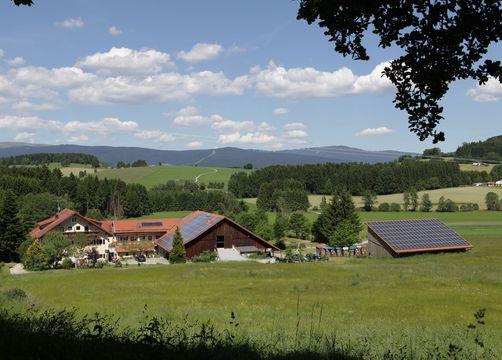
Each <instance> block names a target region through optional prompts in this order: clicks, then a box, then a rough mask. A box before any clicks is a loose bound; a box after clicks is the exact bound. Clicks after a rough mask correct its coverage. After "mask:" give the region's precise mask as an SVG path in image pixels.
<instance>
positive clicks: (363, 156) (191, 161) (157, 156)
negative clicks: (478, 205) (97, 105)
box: [0, 143, 417, 167]
mask: <svg viewBox="0 0 502 360" xmlns="http://www.w3.org/2000/svg"><path fill="white" fill-rule="evenodd" d="M33 153H84V154H91V155H95V156H97V157H98V159H99V160H100V161H101V162H103V163H104V164H106V165H111V166H114V165H115V164H116V163H117V162H118V161H124V162H131V161H135V160H138V159H142V160H146V162H148V163H149V164H158V163H164V164H171V165H179V166H186V165H200V166H213V167H242V166H243V165H244V164H246V163H252V164H253V165H254V166H255V167H265V166H270V165H287V164H290V165H299V164H315V163H326V162H333V163H341V162H365V163H379V162H387V161H393V160H396V159H398V158H399V157H400V156H403V155H417V154H413V153H406V152H399V151H391V150H388V151H368V150H362V149H357V148H352V147H348V146H325V147H315V148H305V149H294V150H280V151H265V150H252V149H240V148H233V147H224V148H218V149H205V150H179V151H177V150H157V149H149V148H139V147H114V146H82V145H34V144H20V143H0V157H6V156H15V155H23V154H33Z"/></svg>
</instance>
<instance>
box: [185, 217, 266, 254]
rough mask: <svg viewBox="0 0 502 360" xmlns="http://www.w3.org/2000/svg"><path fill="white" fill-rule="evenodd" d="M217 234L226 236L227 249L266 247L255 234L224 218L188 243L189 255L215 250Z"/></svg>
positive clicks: (187, 250)
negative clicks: (248, 232)
mask: <svg viewBox="0 0 502 360" xmlns="http://www.w3.org/2000/svg"><path fill="white" fill-rule="evenodd" d="M217 236H224V237H225V248H227V249H229V248H232V246H236V247H240V246H256V247H257V248H258V249H265V244H263V243H262V242H261V241H260V240H258V238H256V237H255V236H254V235H251V234H249V235H248V234H247V233H246V232H245V231H243V230H241V229H239V228H238V227H237V226H235V225H234V224H232V223H230V222H228V221H226V220H223V221H222V222H220V223H219V224H218V225H216V226H215V227H214V228H213V229H211V230H210V231H209V232H207V233H206V234H205V235H203V236H202V237H200V238H199V239H198V240H195V241H192V242H191V243H189V244H188V245H186V253H187V257H188V258H191V257H192V256H195V255H199V254H200V253H201V252H203V251H205V250H215V249H216V237H217Z"/></svg>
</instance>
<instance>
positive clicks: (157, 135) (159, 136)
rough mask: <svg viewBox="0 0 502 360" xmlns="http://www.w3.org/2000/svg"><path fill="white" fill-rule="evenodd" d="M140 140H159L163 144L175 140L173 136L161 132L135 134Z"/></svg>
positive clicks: (149, 131)
mask: <svg viewBox="0 0 502 360" xmlns="http://www.w3.org/2000/svg"><path fill="white" fill-rule="evenodd" d="M134 136H135V137H137V138H138V139H143V140H158V141H162V142H168V141H174V140H175V138H174V136H172V135H171V134H167V133H164V132H162V131H159V130H142V131H138V132H136V133H135V134H134Z"/></svg>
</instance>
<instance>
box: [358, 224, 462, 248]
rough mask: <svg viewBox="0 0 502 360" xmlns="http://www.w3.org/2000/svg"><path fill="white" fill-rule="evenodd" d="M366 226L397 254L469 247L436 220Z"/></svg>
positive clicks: (453, 232)
mask: <svg viewBox="0 0 502 360" xmlns="http://www.w3.org/2000/svg"><path fill="white" fill-rule="evenodd" d="M367 224H368V227H369V228H370V229H371V230H373V232H374V233H375V234H376V235H377V236H378V237H380V238H381V239H382V240H383V241H384V242H386V243H387V244H388V245H389V246H390V247H391V248H392V249H393V250H394V251H396V252H398V253H399V252H411V251H431V250H441V249H462V248H464V249H465V248H469V247H471V245H470V244H469V243H468V242H467V241H466V240H465V239H464V238H463V237H461V236H460V235H458V234H457V233H456V232H455V231H453V230H452V229H451V228H449V227H448V226H446V225H445V224H443V223H442V222H441V221H439V220H436V219H430V220H390V221H379V222H368V223H367Z"/></svg>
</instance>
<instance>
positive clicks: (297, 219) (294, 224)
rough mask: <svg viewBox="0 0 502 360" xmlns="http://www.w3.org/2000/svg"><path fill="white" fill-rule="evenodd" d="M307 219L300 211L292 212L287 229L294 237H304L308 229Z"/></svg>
mask: <svg viewBox="0 0 502 360" xmlns="http://www.w3.org/2000/svg"><path fill="white" fill-rule="evenodd" d="M309 228H310V226H309V221H308V219H307V218H306V217H305V215H303V214H302V213H298V212H295V213H292V214H291V216H290V217H289V229H290V230H291V231H292V232H293V233H294V234H295V237H296V238H299V239H306V238H307V236H308V233H309V231H310V229H309Z"/></svg>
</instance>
